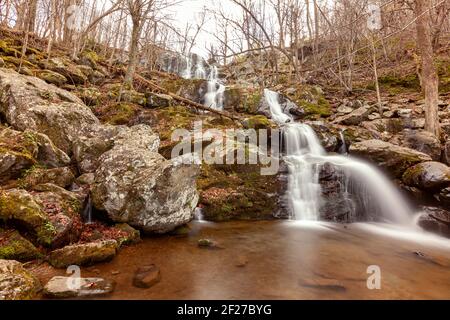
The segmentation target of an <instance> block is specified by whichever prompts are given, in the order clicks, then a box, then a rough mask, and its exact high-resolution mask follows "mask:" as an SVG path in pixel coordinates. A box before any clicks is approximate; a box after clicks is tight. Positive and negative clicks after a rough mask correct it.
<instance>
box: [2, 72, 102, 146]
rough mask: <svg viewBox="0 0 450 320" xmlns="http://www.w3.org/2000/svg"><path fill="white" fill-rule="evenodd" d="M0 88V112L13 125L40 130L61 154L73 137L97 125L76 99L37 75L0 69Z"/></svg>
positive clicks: (91, 115)
mask: <svg viewBox="0 0 450 320" xmlns="http://www.w3.org/2000/svg"><path fill="white" fill-rule="evenodd" d="M0 91H2V92H3V94H2V96H1V98H0V113H1V114H2V115H3V117H4V119H6V121H7V122H8V123H9V124H10V125H11V126H12V127H13V128H15V129H17V130H19V131H25V130H27V129H29V130H33V131H36V132H39V133H43V134H45V135H47V136H48V137H49V138H50V139H51V141H53V143H54V144H55V145H56V146H57V147H58V148H59V149H61V150H62V151H64V152H65V153H69V152H71V149H72V143H73V141H74V140H75V139H76V138H78V137H79V136H82V135H84V134H86V133H87V132H89V131H91V130H92V128H93V127H96V126H98V125H99V121H98V119H97V118H96V117H95V116H94V114H93V113H92V112H91V110H90V109H89V108H88V107H86V106H85V105H84V104H83V103H82V101H81V100H80V99H79V98H77V97H76V96H74V95H72V94H70V93H69V92H67V91H65V90H62V89H59V88H57V87H55V86H52V85H49V84H47V83H45V82H44V81H42V80H40V79H38V78H35V77H27V76H22V75H19V74H18V73H17V72H15V71H12V70H9V69H1V70H0Z"/></svg>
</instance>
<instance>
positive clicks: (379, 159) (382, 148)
mask: <svg viewBox="0 0 450 320" xmlns="http://www.w3.org/2000/svg"><path fill="white" fill-rule="evenodd" d="M349 152H350V154H352V155H354V156H358V157H361V158H365V159H368V160H370V161H372V162H374V163H376V164H377V165H378V166H380V167H383V168H384V169H386V170H387V171H388V172H390V173H391V174H392V175H393V176H395V177H401V176H402V174H403V173H404V172H405V170H406V169H408V168H409V167H411V166H413V165H415V164H418V163H421V162H425V161H431V160H432V159H431V157H430V156H429V155H427V154H425V153H422V152H419V151H416V150H413V149H410V148H405V147H400V146H397V145H394V144H392V143H389V142H384V141H381V140H375V139H373V140H366V141H362V142H357V143H354V144H352V145H351V146H350V148H349Z"/></svg>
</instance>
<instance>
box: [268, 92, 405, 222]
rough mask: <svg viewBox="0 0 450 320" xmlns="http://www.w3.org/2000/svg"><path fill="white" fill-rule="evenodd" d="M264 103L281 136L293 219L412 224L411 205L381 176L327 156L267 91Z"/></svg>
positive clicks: (343, 158) (361, 165)
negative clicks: (282, 136)
mask: <svg viewBox="0 0 450 320" xmlns="http://www.w3.org/2000/svg"><path fill="white" fill-rule="evenodd" d="M265 98H266V101H267V103H268V104H269V105H270V110H271V114H272V119H273V120H274V121H276V122H277V123H279V125H280V126H281V128H282V130H283V135H284V149H285V156H284V161H285V162H286V164H287V165H288V168H289V177H288V190H287V198H288V201H289V207H290V209H291V214H292V218H293V219H296V220H321V219H327V220H339V221H357V220H378V221H390V222H394V223H398V224H403V225H407V224H411V223H412V218H411V214H410V213H411V209H410V208H409V206H408V204H407V203H406V201H405V200H404V199H403V197H402V195H401V194H400V192H399V191H398V190H397V189H396V188H395V186H394V185H393V184H392V183H391V182H390V181H389V180H388V179H387V178H386V177H384V176H383V174H382V173H381V172H379V171H378V170H377V169H376V168H374V167H372V166H371V165H369V164H367V163H365V162H362V161H360V160H356V159H353V158H351V157H348V156H340V155H327V153H326V152H325V150H324V148H323V147H322V146H321V144H320V141H319V139H318V138H317V136H316V134H315V132H314V130H313V129H312V128H311V127H310V126H309V125H307V124H302V123H294V122H292V118H291V116H290V115H287V114H284V113H283V112H282V108H281V106H280V103H279V96H278V94H277V93H276V92H273V91H270V90H267V89H266V90H265Z"/></svg>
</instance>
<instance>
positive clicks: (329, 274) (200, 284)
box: [33, 221, 450, 299]
mask: <svg viewBox="0 0 450 320" xmlns="http://www.w3.org/2000/svg"><path fill="white" fill-rule="evenodd" d="M203 238H208V239H212V240H214V241H216V242H217V243H218V244H219V246H220V248H218V249H204V248H199V247H198V245H197V242H198V240H199V239H203ZM146 264H156V265H157V266H158V267H159V268H160V270H161V281H160V282H159V283H158V284H156V285H155V286H153V287H151V288H149V289H140V288H136V287H134V286H133V285H132V279H133V275H134V272H135V271H136V269H137V268H138V267H140V266H143V265H146ZM371 265H377V266H379V267H380V271H381V289H379V290H377V289H373V290H369V289H368V288H367V278H368V277H369V276H370V275H369V274H368V273H367V268H368V267H369V266H371ZM33 272H34V273H35V274H36V275H37V276H38V278H40V280H41V281H42V283H44V284H45V283H46V281H48V280H49V279H50V278H51V277H52V276H54V275H63V274H64V272H65V270H56V269H53V268H51V267H49V266H48V265H47V264H42V265H40V266H36V267H34V269H33ZM81 275H82V276H83V277H88V276H100V277H104V278H108V279H113V280H115V281H116V283H117V285H116V289H115V291H114V293H113V294H112V295H110V296H109V297H106V298H107V299H450V240H449V239H445V238H440V237H437V236H434V235H431V234H427V233H421V232H413V231H408V230H399V229H395V228H392V227H388V226H385V225H376V224H349V225H341V224H333V223H298V222H292V221H261V222H227V223H202V222H192V223H191V224H190V232H189V234H187V235H186V236H182V237H174V236H162V237H156V238H155V237H149V238H144V240H143V241H142V242H141V243H139V244H137V245H133V246H130V247H126V248H123V249H122V250H121V251H120V252H119V254H118V255H117V256H116V257H115V258H114V259H113V260H112V261H110V262H107V263H102V264H97V265H95V266H93V267H87V268H82V274H81Z"/></svg>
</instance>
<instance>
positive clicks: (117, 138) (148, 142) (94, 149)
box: [73, 124, 160, 173]
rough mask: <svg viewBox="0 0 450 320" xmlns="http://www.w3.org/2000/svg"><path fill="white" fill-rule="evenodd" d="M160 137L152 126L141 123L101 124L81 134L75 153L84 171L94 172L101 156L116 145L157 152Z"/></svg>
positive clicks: (76, 143)
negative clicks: (133, 124)
mask: <svg viewBox="0 0 450 320" xmlns="http://www.w3.org/2000/svg"><path fill="white" fill-rule="evenodd" d="M159 142H160V141H159V137H158V136H157V135H155V134H154V133H153V132H152V130H151V128H150V127H149V126H147V125H144V124H141V125H136V126H133V127H131V128H128V127H126V126H109V125H106V126H99V127H98V128H97V129H96V130H95V131H94V130H93V131H91V132H90V133H89V134H88V135H85V136H80V137H78V139H77V140H76V141H75V142H74V148H73V154H74V156H75V159H76V160H77V163H78V168H79V169H80V171H81V172H82V173H89V172H94V171H95V170H97V168H98V166H99V160H100V156H101V155H102V154H104V153H105V152H107V151H109V150H111V149H112V148H113V147H114V146H119V145H129V146H131V145H133V146H136V147H137V148H143V149H146V150H148V151H151V152H157V151H158V148H159Z"/></svg>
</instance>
